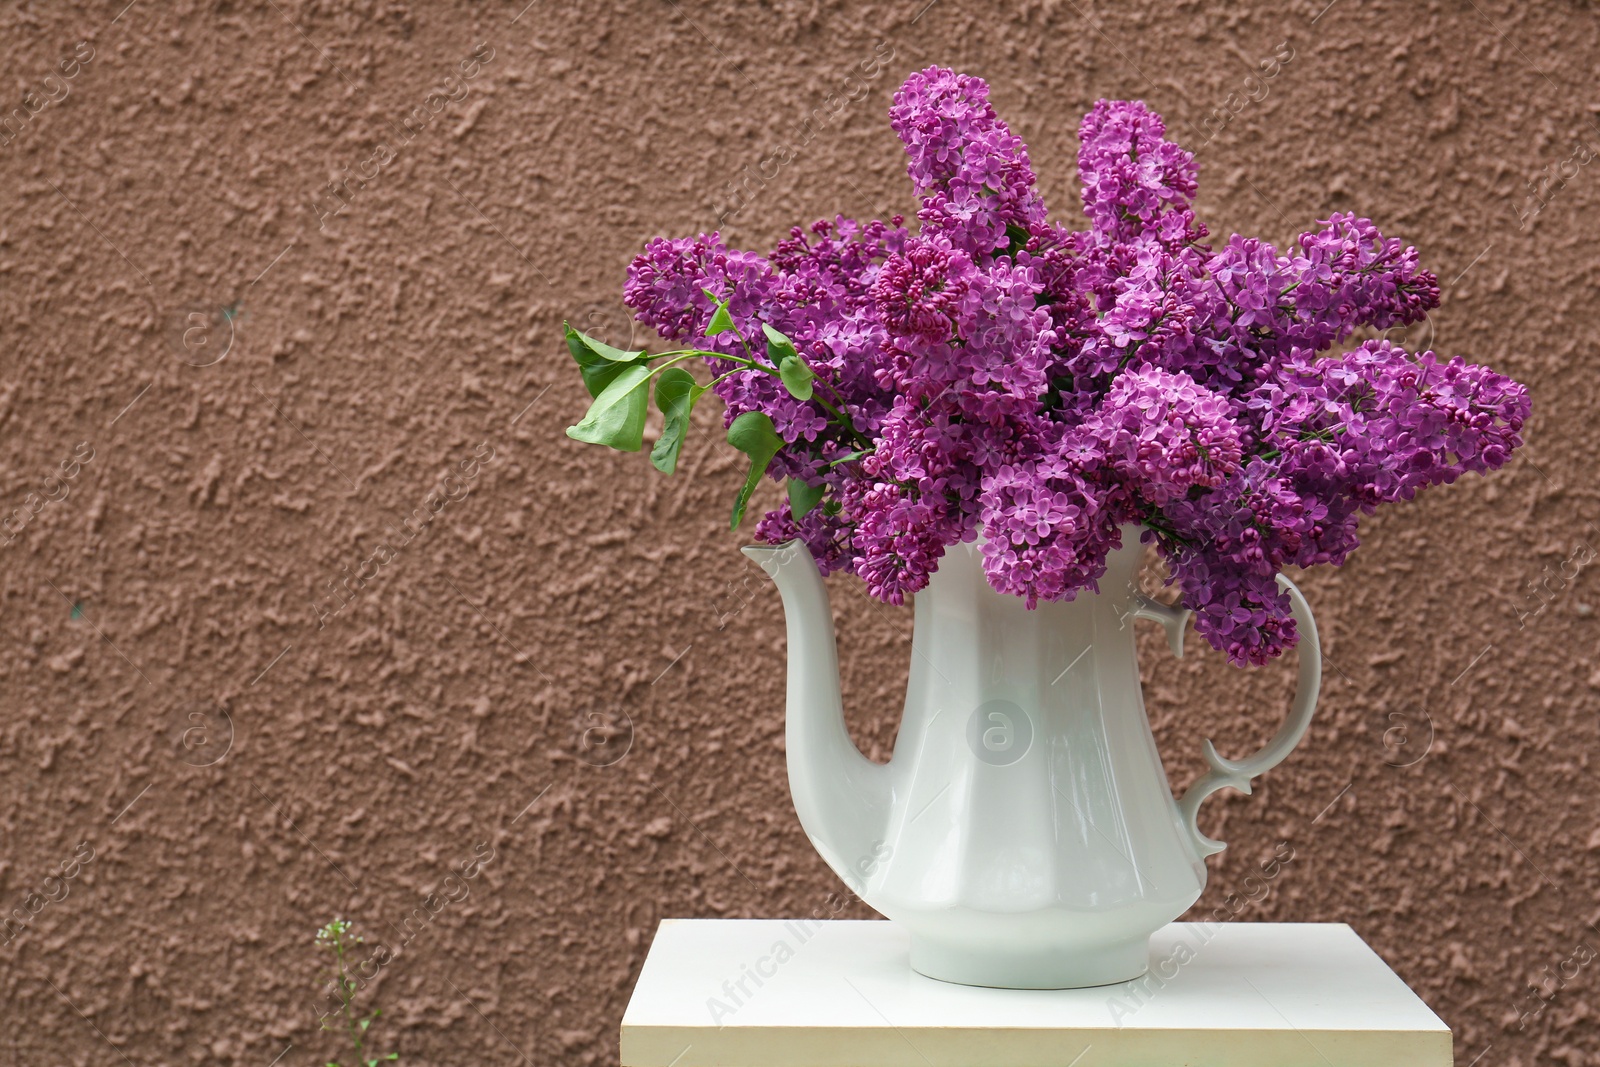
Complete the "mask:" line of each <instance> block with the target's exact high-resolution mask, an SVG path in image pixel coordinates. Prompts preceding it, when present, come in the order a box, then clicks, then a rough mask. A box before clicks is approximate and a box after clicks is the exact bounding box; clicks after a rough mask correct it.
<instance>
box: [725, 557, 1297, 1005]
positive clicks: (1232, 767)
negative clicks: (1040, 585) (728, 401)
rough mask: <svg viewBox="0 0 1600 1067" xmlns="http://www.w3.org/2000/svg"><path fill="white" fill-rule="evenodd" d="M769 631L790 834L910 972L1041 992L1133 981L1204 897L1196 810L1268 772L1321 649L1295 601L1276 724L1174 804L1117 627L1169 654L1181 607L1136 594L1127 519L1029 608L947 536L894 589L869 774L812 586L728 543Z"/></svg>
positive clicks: (795, 561)
mask: <svg viewBox="0 0 1600 1067" xmlns="http://www.w3.org/2000/svg"><path fill="white" fill-rule="evenodd" d="M744 551H745V553H746V554H747V555H748V556H750V557H751V558H752V559H754V560H755V561H756V562H757V563H759V564H760V565H761V567H762V569H763V570H765V571H766V573H767V574H768V575H770V576H771V577H772V578H773V579H774V580H775V581H776V583H777V585H778V588H779V590H780V592H781V593H782V596H783V606H784V612H785V615H786V617H787V625H788V644H789V647H788V656H789V667H788V671H789V685H788V712H787V715H788V723H787V748H788V764H789V788H790V791H791V792H792V793H793V796H794V805H795V810H796V812H797V813H798V814H799V816H800V824H801V826H802V827H804V829H805V831H806V835H807V836H808V837H810V839H811V842H812V844H813V845H815V846H816V848H817V851H818V852H819V853H821V854H822V857H823V859H824V860H826V861H827V863H828V865H829V866H830V867H832V868H833V870H834V872H835V873H836V874H838V875H839V876H840V877H841V878H843V879H844V880H845V882H846V883H847V884H848V885H849V886H850V888H851V889H852V890H854V891H855V892H856V894H857V895H858V896H860V897H861V899H862V900H864V901H866V902H867V903H868V904H869V905H871V906H872V907H873V908H875V909H877V910H878V911H879V912H881V913H882V914H883V915H885V916H887V917H888V918H889V919H891V920H893V921H895V922H897V923H900V924H902V925H903V926H904V927H905V928H906V929H907V930H908V931H909V933H910V936H911V966H912V967H913V968H914V969H916V970H917V971H919V972H921V973H922V974H925V975H927V976H929V977H931V978H939V979H943V980H945V981H950V982H961V983H965V984H968V985H985V986H1001V987H1007V988H1028V989H1054V988H1066V987H1075V986H1089V985H1102V984H1106V983H1111V982H1122V981H1127V980H1129V979H1133V978H1137V977H1138V976H1139V975H1141V974H1143V973H1144V971H1145V970H1146V968H1147V966H1148V947H1147V946H1148V941H1149V938H1150V935H1151V934H1152V933H1154V932H1155V931H1156V930H1158V929H1160V928H1161V927H1162V926H1164V925H1166V924H1167V923H1168V922H1171V921H1172V920H1174V919H1176V918H1177V917H1178V916H1180V915H1182V914H1183V913H1184V912H1185V911H1186V910H1188V908H1189V907H1190V905H1192V904H1193V903H1194V902H1195V901H1196V900H1197V899H1198V898H1199V896H1200V892H1201V890H1202V889H1204V888H1205V883H1206V867H1205V857H1206V856H1208V855H1211V854H1212V853H1215V852H1220V851H1221V850H1222V849H1223V847H1224V846H1223V845H1222V844H1221V843H1220V842H1217V841H1213V840H1211V839H1210V838H1208V837H1206V836H1205V835H1204V834H1202V833H1201V832H1200V829H1199V827H1198V826H1197V825H1196V822H1195V812H1196V809H1197V808H1198V807H1199V805H1200V803H1201V801H1203V800H1204V799H1205V798H1206V797H1207V796H1209V795H1210V794H1211V793H1213V792H1215V791H1216V790H1218V789H1221V788H1223V787H1224V786H1232V787H1233V788H1236V789H1240V790H1243V791H1244V792H1246V793H1248V792H1249V791H1250V780H1251V778H1253V777H1254V776H1256V775H1258V774H1261V773H1262V772H1264V771H1266V770H1269V769H1270V768H1272V767H1274V766H1276V765H1277V764H1278V763H1280V762H1281V761H1282V760H1283V759H1284V758H1285V757H1286V756H1288V754H1289V752H1290V751H1291V750H1292V749H1293V748H1294V746H1295V744H1296V743H1298V742H1299V740H1300V738H1301V737H1302V736H1304V734H1305V732H1306V729H1307V727H1308V726H1309V725H1310V723H1311V716H1312V712H1313V710H1314V709H1315V707H1316V700H1317V689H1318V686H1319V683H1320V680H1321V666H1322V657H1321V651H1320V648H1319V646H1318V641H1317V630H1316V624H1315V622H1314V621H1313V620H1312V617H1311V611H1310V608H1309V607H1307V605H1306V602H1305V599H1304V598H1303V597H1302V596H1301V595H1300V591H1299V590H1298V589H1296V588H1295V587H1294V584H1293V583H1291V582H1290V581H1289V580H1288V579H1287V578H1284V577H1281V576H1280V577H1279V579H1278V581H1279V583H1280V585H1281V586H1282V587H1283V588H1284V589H1285V590H1286V591H1287V592H1288V594H1289V596H1290V598H1291V600H1292V602H1293V610H1294V617H1295V620H1296V622H1297V623H1298V625H1299V630H1300V646H1299V647H1300V673H1299V682H1298V687H1297V692H1296V695H1295V699H1294V702H1293V706H1292V709H1291V711H1290V714H1289V717H1288V720H1287V721H1286V722H1285V723H1284V724H1283V727H1282V728H1281V729H1280V730H1279V731H1278V734H1277V736H1276V737H1274V738H1273V739H1272V741H1271V742H1269V743H1268V744H1267V746H1266V747H1265V748H1263V749H1262V750H1261V751H1260V752H1258V753H1256V754H1255V755H1254V756H1252V757H1250V758H1249V759H1247V760H1243V761H1239V762H1234V761H1231V760H1226V759H1223V758H1222V757H1221V756H1219V755H1218V754H1217V751H1216V749H1215V748H1213V747H1212V745H1211V743H1210V742H1209V741H1208V742H1206V745H1205V758H1206V761H1207V763H1209V764H1210V767H1211V769H1210V771H1209V772H1208V773H1207V774H1206V775H1205V776H1204V777H1203V778H1201V779H1200V780H1199V781H1198V782H1196V783H1195V784H1194V785H1193V786H1192V787H1190V789H1189V790H1188V791H1187V792H1186V793H1185V794H1184V796H1183V799H1182V800H1175V799H1174V798H1173V796H1172V794H1171V792H1170V791H1169V789H1168V787H1167V778H1166V774H1165V772H1164V771H1163V769H1162V766H1161V758H1160V756H1159V755H1158V754H1157V752H1156V747H1155V739H1154V737H1153V736H1152V735H1151V733H1150V724H1149V721H1148V720H1147V719H1146V717H1145V711H1144V699H1143V696H1142V694H1141V691H1140V686H1139V667H1138V663H1137V661H1136V659H1135V647H1134V637H1133V625H1132V620H1133V619H1135V618H1145V619H1154V620H1155V621H1157V622H1160V623H1161V624H1162V625H1163V626H1165V627H1166V630H1167V636H1168V641H1169V643H1170V645H1171V647H1172V650H1173V652H1174V653H1176V654H1178V655H1182V652H1183V634H1184V627H1185V625H1186V624H1187V622H1188V617H1189V612H1188V611H1185V610H1180V609H1177V608H1171V607H1167V606H1166V605H1163V604H1160V603H1158V602H1156V601H1154V600H1151V599H1149V598H1148V597H1145V596H1143V595H1141V594H1139V593H1138V592H1137V589H1136V586H1135V583H1134V579H1135V577H1136V574H1137V571H1138V567H1139V562H1140V559H1141V548H1140V545H1139V537H1138V529H1137V528H1135V527H1126V528H1124V529H1123V531H1122V547H1121V548H1120V549H1117V550H1116V551H1114V552H1112V553H1111V555H1110V558H1109V561H1108V565H1107V568H1106V573H1105V576H1104V577H1103V578H1102V579H1101V581H1100V587H1101V589H1102V590H1103V591H1102V592H1100V593H1098V594H1095V593H1089V592H1084V593H1081V594H1079V595H1078V597H1077V598H1076V599H1074V600H1072V601H1071V602H1068V603H1041V604H1040V605H1039V606H1038V607H1037V608H1036V609H1033V610H1029V609H1028V608H1027V607H1026V606H1025V605H1024V603H1023V601H1022V599H1021V598H1019V597H1015V596H1007V595H1003V594H1000V593H997V592H995V591H994V590H993V589H992V588H991V587H990V586H989V583H988V581H987V580H986V578H985V577H984V573H983V569H982V557H981V555H980V550H979V546H978V545H977V544H963V545H955V546H953V547H951V548H950V549H948V550H947V551H946V552H945V554H944V557H943V559H941V560H940V564H939V569H938V571H937V572H936V573H935V574H934V575H933V576H932V578H931V580H930V581H929V583H928V586H927V588H926V589H925V590H923V591H922V592H920V593H918V594H917V595H916V597H915V612H914V617H915V631H914V634H913V638H912V646H911V672H910V682H909V685H908V686H907V691H906V704H905V711H904V716H903V719H902V721H901V725H900V733H899V737H898V739H897V740H896V742H895V748H894V756H893V758H892V759H890V761H889V762H888V764H886V765H880V764H876V763H873V762H872V761H870V760H868V759H867V758H866V757H864V756H862V755H861V753H860V752H859V751H857V749H856V747H855V745H854V743H853V742H852V741H851V740H850V736H849V733H848V732H847V731H846V728H845V723H844V709H843V705H842V702H841V700H840V695H839V665H838V652H837V648H836V645H835V639H834V631H833V618H832V615H831V613H830V611H829V607H828V597H827V592H826V590H825V589H824V587H823V581H822V577H821V575H820V574H819V572H818V570H817V566H816V563H815V561H813V560H812V558H811V555H810V553H809V552H807V551H806V550H805V548H804V546H803V545H801V544H800V543H799V542H797V541H793V542H790V543H788V544H786V545H781V546H777V547H754V548H746V549H745V550H744Z"/></svg>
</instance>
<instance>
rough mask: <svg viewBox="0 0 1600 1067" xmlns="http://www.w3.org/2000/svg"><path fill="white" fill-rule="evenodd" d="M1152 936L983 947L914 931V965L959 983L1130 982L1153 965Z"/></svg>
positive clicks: (1056, 985) (1066, 985)
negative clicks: (1079, 944)
mask: <svg viewBox="0 0 1600 1067" xmlns="http://www.w3.org/2000/svg"><path fill="white" fill-rule="evenodd" d="M1149 940H1150V939H1149V938H1147V937H1141V938H1138V939H1137V940H1134V941H1127V942H1123V943H1122V944H1118V945H1109V946H1097V947H1095V948H1080V949H1062V948H1055V949H1045V950H1041V949H1024V950H1015V951H1008V950H1006V949H1004V948H1002V947H999V946H984V947H983V948H981V949H974V948H969V947H966V946H960V945H951V944H948V943H942V942H938V941H929V940H927V939H925V938H921V937H918V936H916V935H915V934H913V935H912V937H911V969H912V970H914V971H916V972H917V973H918V974H920V975H923V976H925V977H928V978H934V979H937V980H939V981H941V982H951V983H954V984H956V985H975V986H989V987H991V988H994V989H1082V988H1085V987H1087V986H1101V985H1116V984H1117V983H1119V982H1131V981H1133V980H1134V979H1135V978H1138V977H1139V976H1141V975H1143V974H1144V973H1145V971H1147V970H1149V969H1150V946H1149Z"/></svg>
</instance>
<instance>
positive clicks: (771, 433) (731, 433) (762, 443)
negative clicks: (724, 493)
mask: <svg viewBox="0 0 1600 1067" xmlns="http://www.w3.org/2000/svg"><path fill="white" fill-rule="evenodd" d="M728 443H729V444H730V445H732V446H733V447H734V448H737V449H738V450H739V451H740V452H743V453H744V454H745V455H747V456H749V457H750V473H749V474H748V475H746V477H745V480H744V485H742V486H740V488H739V495H738V497H736V498H735V499H734V502H733V518H732V520H731V521H730V522H729V523H728V529H730V530H737V529H738V528H739V523H741V522H743V521H744V509H745V508H746V507H748V506H749V504H750V494H752V493H754V492H755V491H756V486H758V485H760V484H761V476H762V475H763V474H765V473H767V465H768V464H769V463H771V462H772V457H773V456H775V455H777V454H778V449H780V448H782V447H783V438H781V437H779V436H778V434H777V431H776V430H774V429H773V428H772V420H771V419H770V418H768V417H767V414H766V413H765V412H762V411H747V412H745V413H744V414H743V415H740V416H739V417H738V418H736V419H734V420H733V425H732V426H729V427H728Z"/></svg>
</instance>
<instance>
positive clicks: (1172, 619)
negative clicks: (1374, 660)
mask: <svg viewBox="0 0 1600 1067" xmlns="http://www.w3.org/2000/svg"><path fill="white" fill-rule="evenodd" d="M1278 587H1279V588H1280V589H1282V590H1283V591H1284V592H1286V593H1288V594H1289V604H1290V609H1291V610H1292V611H1293V613H1294V621H1295V625H1296V626H1297V627H1298V629H1299V631H1300V674H1299V677H1298V679H1297V680H1296V683H1295V692H1294V702H1293V703H1292V704H1291V705H1290V707H1289V717H1288V718H1287V719H1285V720H1284V722H1283V725H1282V726H1281V727H1279V728H1278V732H1277V734H1276V735H1275V736H1274V737H1273V738H1272V740H1271V741H1268V742H1267V744H1266V746H1265V747H1264V748H1262V749H1261V751H1260V752H1257V753H1256V754H1255V755H1253V756H1251V757H1250V758H1249V759H1243V760H1238V761H1234V760H1230V759H1224V758H1223V757H1222V756H1220V755H1219V754H1218V753H1217V749H1216V746H1215V745H1213V744H1212V743H1211V742H1210V740H1207V741H1206V743H1205V748H1204V753H1205V757H1206V763H1207V764H1209V765H1210V767H1211V769H1210V770H1209V771H1207V772H1206V773H1205V774H1204V775H1203V776H1202V777H1201V778H1200V780H1199V781H1197V782H1195V783H1194V784H1193V785H1191V786H1190V787H1189V788H1188V790H1187V791H1186V792H1185V793H1184V794H1183V798H1182V799H1181V800H1179V801H1178V814H1179V816H1180V817H1181V819H1182V820H1183V828H1184V829H1185V830H1187V831H1188V833H1189V837H1190V839H1191V841H1192V842H1193V844H1194V847H1195V851H1196V852H1198V853H1199V855H1200V856H1202V857H1205V856H1211V855H1214V854H1216V853H1218V852H1221V851H1222V850H1223V849H1225V848H1227V847H1228V846H1227V845H1225V844H1223V843H1222V842H1221V841H1215V840H1213V839H1211V838H1209V837H1207V836H1206V835H1205V834H1203V833H1201V832H1200V824H1199V821H1198V813H1199V810H1200V805H1201V803H1203V802H1204V801H1205V799H1206V797H1209V796H1210V795H1211V794H1212V793H1215V792H1216V791H1217V790H1219V789H1223V788H1227V787H1230V786H1231V787H1232V788H1234V789H1237V790H1239V791H1240V792H1241V793H1246V794H1248V793H1249V792H1250V780H1251V779H1252V778H1255V777H1256V776H1257V775H1260V774H1265V773H1266V772H1267V771H1270V770H1271V769H1272V768H1274V767H1276V766H1277V765H1278V764H1280V763H1282V762H1283V761H1284V760H1285V759H1287V758H1288V756H1289V753H1290V752H1293V751H1294V747H1295V746H1296V745H1298V744H1299V743H1300V739H1301V738H1302V737H1304V736H1305V735H1306V730H1307V729H1309V728H1310V726H1311V716H1312V714H1313V713H1314V712H1315V711H1316V710H1317V693H1318V690H1319V689H1320V688H1321V686H1322V643H1321V641H1320V640H1319V639H1318V637H1317V623H1316V620H1315V619H1313V618H1312V617H1311V606H1310V605H1309V604H1307V603H1306V598H1305V597H1304V596H1302V595H1301V594H1300V590H1299V589H1298V588H1297V587H1296V586H1295V584H1294V583H1293V582H1291V581H1290V580H1289V579H1288V578H1286V577H1285V576H1283V575H1281V574H1280V575H1278ZM1133 614H1134V616H1135V617H1137V618H1142V619H1154V620H1155V621H1157V622H1159V623H1161V625H1162V626H1164V627H1166V630H1167V643H1168V644H1169V645H1170V646H1171V648H1172V651H1173V654H1174V655H1178V656H1182V655H1183V631H1184V627H1185V625H1186V624H1187V623H1188V621H1189V614H1190V613H1189V612H1188V611H1186V610H1183V609H1180V608H1173V607H1168V606H1167V605H1165V604H1161V603H1159V602H1157V601H1154V600H1151V599H1149V598H1148V597H1144V596H1140V597H1139V602H1138V604H1137V606H1136V607H1135V608H1134V611H1133Z"/></svg>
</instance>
